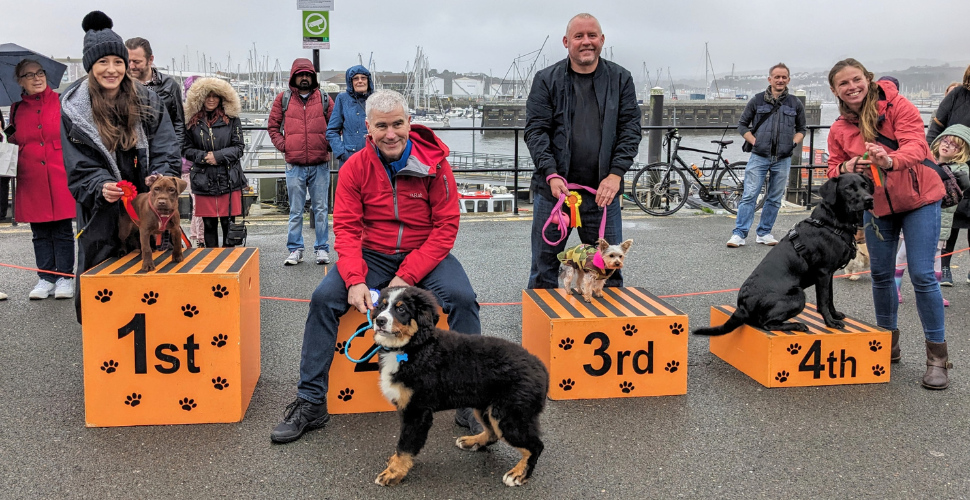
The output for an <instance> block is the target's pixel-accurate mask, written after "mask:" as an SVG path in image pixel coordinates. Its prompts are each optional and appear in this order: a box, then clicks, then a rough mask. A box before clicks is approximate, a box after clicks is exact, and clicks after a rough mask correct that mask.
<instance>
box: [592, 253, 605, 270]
mask: <svg viewBox="0 0 970 500" xmlns="http://www.w3.org/2000/svg"><path fill="white" fill-rule="evenodd" d="M593 265H594V266H596V267H598V268H600V269H606V262H603V254H601V253H600V251H599V250H597V251H596V253H595V254H593Z"/></svg>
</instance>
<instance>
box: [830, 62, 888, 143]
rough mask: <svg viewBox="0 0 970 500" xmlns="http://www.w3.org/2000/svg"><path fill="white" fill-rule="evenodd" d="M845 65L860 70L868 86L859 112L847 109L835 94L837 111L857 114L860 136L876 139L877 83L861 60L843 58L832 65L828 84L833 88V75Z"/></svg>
mask: <svg viewBox="0 0 970 500" xmlns="http://www.w3.org/2000/svg"><path fill="white" fill-rule="evenodd" d="M847 67H853V68H856V69H858V70H859V71H862V74H863V76H865V77H866V80H868V81H869V88H868V89H867V90H866V98H865V99H864V100H863V101H862V108H861V113H858V114H856V112H855V111H852V110H851V109H849V107H848V106H847V105H846V104H845V103H844V102H842V99H839V96H838V95H836V96H835V98H836V99H837V100H838V101H839V112H840V113H841V114H842V116H858V117H859V131H860V132H862V138H863V140H865V141H866V142H872V141H874V140H876V136H877V135H878V134H879V131H878V129H877V125H878V122H879V84H878V83H876V81H875V76H876V75H874V74H873V73H872V72H871V71H868V70H866V67H865V66H863V65H862V63H861V62H859V61H856V60H855V59H852V58H851V57H850V58H848V59H843V60H841V61H839V62H837V63H835V66H833V67H832V70H831V71H829V86H830V87H832V88H833V89H834V88H835V75H837V74H838V73H839V71H842V70H843V69H845V68H847Z"/></svg>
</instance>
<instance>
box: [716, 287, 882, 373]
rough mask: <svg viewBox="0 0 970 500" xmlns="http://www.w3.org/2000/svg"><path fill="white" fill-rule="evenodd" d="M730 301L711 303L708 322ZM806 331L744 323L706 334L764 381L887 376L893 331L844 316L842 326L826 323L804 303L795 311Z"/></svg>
mask: <svg viewBox="0 0 970 500" xmlns="http://www.w3.org/2000/svg"><path fill="white" fill-rule="evenodd" d="M734 309H735V308H734V307H733V306H713V307H711V326H716V325H722V324H724V322H725V321H727V319H728V318H729V317H730V316H731V314H732V313H733V312H734ZM795 320H797V321H798V322H801V323H804V324H805V325H807V326H808V328H809V330H808V331H807V332H774V331H768V330H762V329H760V328H755V327H753V326H749V325H744V326H742V327H740V328H738V329H737V330H734V331H733V332H731V333H728V334H726V335H721V336H717V337H711V345H710V349H711V353H712V354H714V355H715V356H717V357H719V358H721V359H723V360H724V361H726V362H728V364H730V365H731V366H734V367H735V368H737V369H738V370H740V371H741V372H743V373H744V374H745V375H747V376H749V377H751V378H753V379H755V380H756V381H758V383H760V384H761V385H763V386H765V387H807V386H821V385H846V384H873V383H879V382H889V357H890V354H889V351H890V347H891V343H892V334H891V333H890V332H889V331H888V330H883V329H881V328H879V327H877V326H873V325H870V324H867V323H863V322H862V321H859V320H855V319H852V318H845V319H844V320H842V321H844V322H845V328H844V329H841V330H836V329H834V328H828V327H826V326H825V322H824V321H823V320H822V315H821V314H819V313H818V310H817V309H816V307H815V306H814V305H812V304H807V305H806V306H805V310H804V311H802V313H801V314H799V315H798V316H796V317H795Z"/></svg>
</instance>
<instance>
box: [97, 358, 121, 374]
mask: <svg viewBox="0 0 970 500" xmlns="http://www.w3.org/2000/svg"><path fill="white" fill-rule="evenodd" d="M117 369H118V362H117V361H115V360H113V359H109V360H107V361H105V362H104V363H101V371H103V372H105V373H114V372H115V371H116V370H117Z"/></svg>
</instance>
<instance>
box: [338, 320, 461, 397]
mask: <svg viewBox="0 0 970 500" xmlns="http://www.w3.org/2000/svg"><path fill="white" fill-rule="evenodd" d="M438 314H439V315H440V317H439V318H438V328H444V329H447V328H448V316H446V315H445V314H443V313H442V312H441V311H440V310H439V311H438ZM366 325H367V317H366V316H364V315H363V314H361V313H359V312H358V311H357V309H355V308H353V307H351V308H350V310H349V311H347V314H344V315H343V316H341V317H340V325H339V326H338V327H337V345H336V346H335V347H334V355H333V363H332V364H331V365H330V385H329V390H328V391H327V411H328V412H329V413H331V414H335V415H341V414H347V413H375V412H380V411H397V408H395V407H394V405H392V404H391V403H390V402H389V401H388V400H387V398H385V397H384V394H383V393H381V386H380V365H379V364H378V360H377V355H376V354H375V355H374V357H373V358H371V359H369V360H367V361H365V362H363V363H354V362H352V361H350V360H349V359H347V354H346V352H347V351H346V349H347V340H348V339H350V337H351V336H352V335H353V334H354V332H356V331H357V330H358V329H360V328H363V327H364V326H366ZM375 346H376V344H375V343H374V329H373V328H368V329H367V330H365V331H364V333H361V334H360V335H358V336H357V337H356V338H355V339H354V341H353V342H351V343H350V355H351V356H353V358H354V359H360V358H362V357H364V355H365V354H367V353H368V352H370V351H372V350H373V349H374V347H375Z"/></svg>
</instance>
